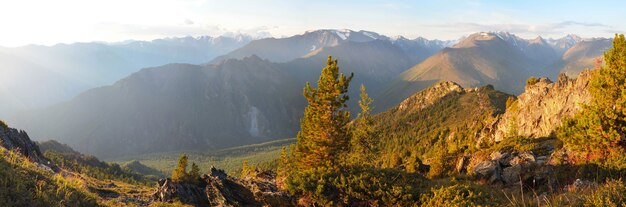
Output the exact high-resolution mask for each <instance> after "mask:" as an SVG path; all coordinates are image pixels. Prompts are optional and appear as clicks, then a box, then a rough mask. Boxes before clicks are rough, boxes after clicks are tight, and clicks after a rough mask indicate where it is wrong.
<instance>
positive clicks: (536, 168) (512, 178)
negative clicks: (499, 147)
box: [473, 151, 550, 186]
mask: <svg viewBox="0 0 626 207" xmlns="http://www.w3.org/2000/svg"><path fill="white" fill-rule="evenodd" d="M489 157H490V159H489V160H485V161H482V162H479V163H478V164H476V165H474V170H473V173H474V175H475V176H476V177H477V178H478V179H483V180H486V181H488V183H491V184H497V183H501V184H504V185H514V184H523V185H532V186H535V185H539V184H542V183H545V182H546V179H547V178H548V177H549V176H548V174H549V173H550V169H549V168H550V166H549V165H545V163H546V159H547V157H546V156H539V157H536V156H535V155H534V154H533V153H532V152H530V151H524V152H500V151H495V152H493V153H491V155H490V156H489Z"/></svg>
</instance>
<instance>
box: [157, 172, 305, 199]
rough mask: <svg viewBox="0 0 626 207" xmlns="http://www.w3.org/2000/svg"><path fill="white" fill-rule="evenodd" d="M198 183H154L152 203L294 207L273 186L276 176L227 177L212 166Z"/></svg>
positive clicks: (285, 194)
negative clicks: (153, 200)
mask: <svg viewBox="0 0 626 207" xmlns="http://www.w3.org/2000/svg"><path fill="white" fill-rule="evenodd" d="M201 178H202V180H203V182H202V183H200V184H190V183H180V182H173V181H172V180H171V179H169V178H168V179H161V180H159V181H158V182H157V190H156V192H155V193H154V198H155V200H158V201H162V202H170V201H172V200H174V198H177V199H178V200H180V201H181V202H183V203H187V204H191V205H194V206H295V201H294V199H293V198H292V197H291V196H290V195H289V194H288V193H286V192H283V191H280V190H279V189H278V187H277V186H276V182H275V178H276V174H275V173H273V172H271V171H264V172H258V173H257V176H255V177H246V178H244V179H239V178H233V177H229V176H228V175H227V174H226V173H225V172H224V171H223V170H220V169H217V168H215V167H211V169H210V172H209V174H204V175H202V176H201Z"/></svg>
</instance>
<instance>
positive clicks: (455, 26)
mask: <svg viewBox="0 0 626 207" xmlns="http://www.w3.org/2000/svg"><path fill="white" fill-rule="evenodd" d="M424 26H426V27H432V28H439V29H442V30H446V31H450V32H465V33H468V32H478V31H508V32H512V33H520V34H533V35H536V34H543V35H550V34H562V33H563V32H564V31H563V30H565V29H569V28H571V27H586V28H603V29H608V28H611V27H610V26H609V25H605V24H601V23H590V22H577V21H563V22H557V23H548V24H526V23H515V24H479V23H468V22H458V23H448V24H430V25H424Z"/></svg>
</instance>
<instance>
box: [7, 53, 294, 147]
mask: <svg viewBox="0 0 626 207" xmlns="http://www.w3.org/2000/svg"><path fill="white" fill-rule="evenodd" d="M298 85H299V84H296V82H294V81H293V79H292V78H291V77H289V76H288V75H287V74H285V73H284V72H281V71H280V69H278V68H277V67H276V65H275V64H273V63H270V62H267V61H264V60H261V59H259V58H258V57H256V56H253V57H249V58H244V59H242V60H227V61H223V62H222V63H221V64H218V65H204V66H199V65H186V64H170V65H165V66H161V67H157V68H148V69H144V70H142V71H140V72H137V73H135V74H133V75H131V76H129V77H127V78H125V79H123V80H120V81H118V82H117V83H116V84H114V85H112V86H107V87H102V88H96V89H93V90H90V91H88V92H85V93H83V94H81V95H79V96H78V97H76V98H74V99H73V100H71V101H69V102H66V103H61V104H58V105H56V106H53V107H50V108H48V109H45V110H37V111H32V112H29V113H25V114H22V115H20V116H18V117H16V120H15V121H13V122H11V123H14V124H15V125H16V126H19V127H22V128H24V129H26V130H28V131H29V132H30V133H31V134H32V136H33V137H37V138H38V139H48V138H54V139H56V140H59V141H61V142H63V143H68V144H69V145H70V146H72V148H74V149H76V150H78V151H81V152H85V153H89V154H94V155H96V156H98V157H102V158H111V157H114V156H123V155H130V154H143V153H149V152H161V151H174V150H200V149H201V150H207V149H219V148H225V147H231V146H237V145H242V144H250V143H258V142H262V141H266V140H269V139H276V138H285V137H291V136H293V135H294V134H295V132H296V130H297V124H298V117H300V116H301V114H300V111H301V110H302V108H303V100H302V98H301V97H300V94H301V87H300V86H298Z"/></svg>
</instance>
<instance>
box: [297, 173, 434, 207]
mask: <svg viewBox="0 0 626 207" xmlns="http://www.w3.org/2000/svg"><path fill="white" fill-rule="evenodd" d="M424 186H425V179H423V178H422V177H421V176H419V175H418V174H410V173H405V172H402V171H399V170H392V169H375V168H372V167H357V166H343V167H341V170H339V171H333V170H331V169H329V168H323V167H320V168H315V169H311V170H307V171H304V172H298V173H295V174H294V175H292V177H291V179H287V187H288V190H289V191H290V192H291V193H292V194H296V195H299V196H302V197H306V198H310V199H311V200H312V202H314V203H316V204H320V205H322V206H415V205H417V203H416V202H415V201H417V200H419V198H420V195H421V193H422V191H421V190H420V189H423V187H424Z"/></svg>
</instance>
